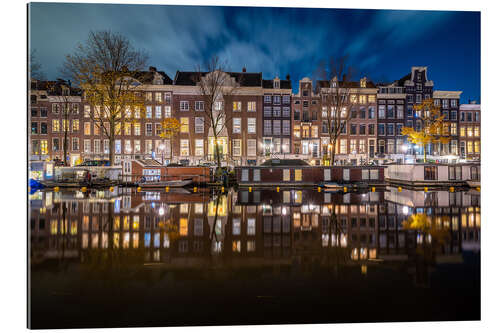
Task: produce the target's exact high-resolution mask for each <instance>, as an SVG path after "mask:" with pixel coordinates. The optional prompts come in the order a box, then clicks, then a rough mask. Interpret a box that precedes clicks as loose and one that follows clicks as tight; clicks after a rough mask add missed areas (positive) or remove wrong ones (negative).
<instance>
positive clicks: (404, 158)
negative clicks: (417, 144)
mask: <svg viewBox="0 0 500 333" xmlns="http://www.w3.org/2000/svg"><path fill="white" fill-rule="evenodd" d="M401 149H402V150H403V164H406V152H407V151H408V146H407V145H403V146H402V147H401Z"/></svg>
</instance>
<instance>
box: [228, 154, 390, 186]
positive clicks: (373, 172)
mask: <svg viewBox="0 0 500 333" xmlns="http://www.w3.org/2000/svg"><path fill="white" fill-rule="evenodd" d="M384 169H385V167H384V166H349V165H344V166H311V165H309V164H308V163H307V162H305V161H303V160H286V159H281V160H268V161H266V162H264V163H263V164H261V165H260V166H245V167H236V168H235V171H236V179H237V181H238V184H239V185H240V186H254V187H266V186H324V187H327V188H335V187H336V186H337V187H338V186H342V187H343V186H347V187H354V186H356V187H362V186H363V185H364V186H372V185H383V184H384Z"/></svg>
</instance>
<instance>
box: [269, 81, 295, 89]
mask: <svg viewBox="0 0 500 333" xmlns="http://www.w3.org/2000/svg"><path fill="white" fill-rule="evenodd" d="M262 88H265V89H273V88H274V80H262ZM280 89H292V81H291V80H280Z"/></svg>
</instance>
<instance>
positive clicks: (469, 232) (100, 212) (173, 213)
mask: <svg viewBox="0 0 500 333" xmlns="http://www.w3.org/2000/svg"><path fill="white" fill-rule="evenodd" d="M116 194H117V195H118V196H115V197H113V198H109V197H106V193H105V192H103V193H101V194H98V195H93V196H92V199H91V200H84V199H83V198H82V199H79V198H78V196H74V197H71V196H69V197H68V196H67V195H66V194H65V195H62V194H61V193H51V192H45V193H42V192H37V193H36V194H35V195H33V196H32V198H31V201H30V204H31V233H30V235H31V259H32V262H33V263H34V264H36V263H40V262H43V261H44V260H47V259H51V258H59V259H61V258H75V259H76V258H80V260H83V261H84V262H85V260H87V259H86V258H89V257H88V256H89V255H92V253H93V252H95V251H108V250H109V251H117V252H116V253H118V254H119V253H122V254H124V255H125V254H127V253H136V254H139V255H140V256H143V257H142V258H143V260H144V261H146V262H161V263H165V264H167V265H173V266H175V267H188V266H190V265H200V264H202V263H209V262H212V261H211V260H212V259H215V258H217V260H216V261H214V262H213V263H214V264H215V263H222V264H227V265H234V266H245V265H268V264H270V265H273V264H293V263H295V264H299V265H303V266H301V267H303V268H304V269H308V268H307V267H311V265H323V264H327V265H334V264H335V265H344V264H349V263H350V264H353V263H361V264H363V265H367V264H370V265H375V264H381V263H382V262H401V263H402V264H404V263H408V264H409V265H410V266H409V267H412V266H411V265H412V264H411V263H412V262H414V261H415V260H417V259H418V258H419V257H418V252H417V251H416V249H417V247H418V246H419V244H420V243H419V238H418V235H417V233H415V232H414V231H408V230H405V229H403V226H402V222H403V221H404V220H406V219H407V218H408V216H410V215H411V214H414V213H426V214H427V215H428V216H429V217H430V218H431V219H433V220H434V221H437V222H438V225H439V226H440V228H443V230H449V236H450V237H449V239H447V240H446V241H445V242H443V243H439V242H437V241H434V242H433V243H432V244H433V247H432V256H431V257H429V258H427V259H426V260H427V261H426V262H428V263H429V264H431V263H435V262H438V263H439V262H446V261H450V260H451V259H454V260H455V258H460V253H461V252H462V251H463V250H479V244H480V243H479V239H480V223H481V222H480V221H481V217H480V215H481V214H480V207H479V195H478V194H474V193H469V192H454V193H447V192H428V193H423V192H422V193H420V192H419V193H414V192H410V191H406V190H405V191H404V192H397V191H395V190H394V191H391V192H387V193H386V194H385V195H384V194H383V193H378V192H370V193H366V194H353V193H351V194H346V195H342V194H333V193H319V192H317V191H311V190H285V191H280V192H276V191H270V190H263V191H251V192H250V191H239V192H230V193H229V194H228V195H224V196H220V197H219V199H218V201H217V200H216V199H215V198H213V197H210V196H208V195H206V194H199V195H194V196H193V195H191V196H189V198H190V199H191V200H192V201H190V202H188V201H186V200H185V199H186V198H187V197H182V196H180V195H177V194H174V193H161V192H141V193H131V192H130V191H122V192H120V193H118V192H117V193H116ZM79 195H80V196H83V194H81V193H80V194H79ZM457 255H458V257H457ZM211 258H212V259H211ZM207 260H208V261H207ZM418 260H420V259H418ZM304 265H305V266H304ZM364 270H366V266H365V267H364Z"/></svg>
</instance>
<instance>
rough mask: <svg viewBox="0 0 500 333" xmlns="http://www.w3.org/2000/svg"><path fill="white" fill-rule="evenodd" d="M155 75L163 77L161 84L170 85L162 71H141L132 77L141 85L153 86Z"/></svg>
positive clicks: (167, 77) (168, 78)
mask: <svg viewBox="0 0 500 333" xmlns="http://www.w3.org/2000/svg"><path fill="white" fill-rule="evenodd" d="M155 73H158V74H160V75H161V76H162V77H163V84H172V82H173V81H172V79H171V78H170V77H169V76H168V75H167V74H166V73H165V72H162V71H156V72H153V71H141V72H136V73H134V75H133V77H134V79H136V80H138V81H140V82H141V83H144V84H153V79H154V77H155Z"/></svg>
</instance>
